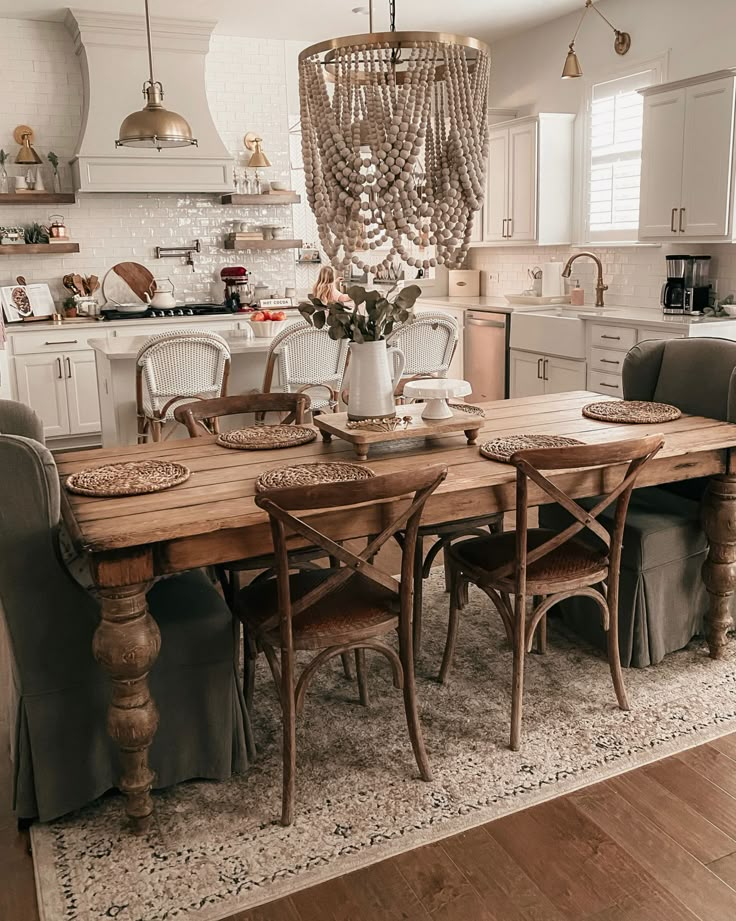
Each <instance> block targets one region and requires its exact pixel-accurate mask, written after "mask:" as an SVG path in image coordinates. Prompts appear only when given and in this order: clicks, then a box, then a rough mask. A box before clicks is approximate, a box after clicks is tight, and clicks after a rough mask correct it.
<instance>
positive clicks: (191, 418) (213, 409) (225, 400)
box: [174, 393, 309, 438]
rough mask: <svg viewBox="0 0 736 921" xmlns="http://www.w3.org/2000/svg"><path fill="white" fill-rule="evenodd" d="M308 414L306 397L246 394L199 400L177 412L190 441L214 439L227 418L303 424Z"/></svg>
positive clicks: (178, 409)
mask: <svg viewBox="0 0 736 921" xmlns="http://www.w3.org/2000/svg"><path fill="white" fill-rule="evenodd" d="M308 411H309V397H308V396H307V395H306V393H243V394H236V395H233V396H229V397H218V398H217V399H214V400H197V401H196V402H193V403H185V404H183V405H181V406H177V407H176V409H175V410H174V418H175V419H176V421H177V422H180V423H181V424H182V425H185V426H186V427H187V431H188V432H189V435H190V437H191V438H199V437H200V436H202V435H213V434H215V432H216V429H217V428H218V426H217V420H218V419H222V418H223V417H225V416H238V415H246V414H248V413H256V414H259V413H271V412H273V413H286V415H285V416H284V418H283V419H282V420H281V422H280V424H281V425H290V424H291V423H292V422H293V423H295V424H296V425H302V424H303V423H304V417H305V415H306V414H307V412H308Z"/></svg>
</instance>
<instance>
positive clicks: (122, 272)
mask: <svg viewBox="0 0 736 921" xmlns="http://www.w3.org/2000/svg"><path fill="white" fill-rule="evenodd" d="M112 271H113V272H114V273H115V274H116V275H117V276H119V277H120V278H122V279H123V281H124V282H125V284H126V285H127V286H128V287H129V288H130V290H131V291H132V292H133V293H134V294H135V295H136V297H138V298H139V299H140V300H142V301H145V299H146V298H145V295H146V294H148V295H150V294H152V292H153V275H152V274H151V272H150V271H149V270H148V269H147V268H146V267H145V266H144V265H141V264H140V263H139V262H118V264H117V265H114V266H113V267H112Z"/></svg>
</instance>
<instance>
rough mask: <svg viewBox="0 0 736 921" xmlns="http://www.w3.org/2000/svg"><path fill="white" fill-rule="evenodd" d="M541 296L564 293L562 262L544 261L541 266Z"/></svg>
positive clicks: (555, 295)
mask: <svg viewBox="0 0 736 921" xmlns="http://www.w3.org/2000/svg"><path fill="white" fill-rule="evenodd" d="M541 293H542V297H559V296H560V295H561V294H564V293H565V289H564V283H563V280H562V263H561V262H545V264H544V265H543V266H542V292H541Z"/></svg>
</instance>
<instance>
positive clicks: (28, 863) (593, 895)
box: [0, 726, 736, 921]
mask: <svg viewBox="0 0 736 921" xmlns="http://www.w3.org/2000/svg"><path fill="white" fill-rule="evenodd" d="M0 750H1V751H2V752H3V755H2V757H0V919H2V921H38V912H37V907H36V895H35V887H34V882H33V864H32V860H31V856H30V854H29V851H28V835H27V833H19V832H18V831H17V830H16V826H15V821H14V819H13V816H12V813H11V810H10V781H11V778H10V766H9V763H8V760H7V757H6V755H5V752H6V751H7V727H5V726H0ZM734 919H736V733H734V734H733V735H730V736H725V737H724V738H722V739H718V740H716V741H715V742H712V743H710V744H707V745H701V746H699V747H698V748H695V749H692V750H690V751H687V752H683V753H682V754H680V755H675V756H673V757H671V758H667V759H665V760H663V761H658V762H656V763H655V764H652V765H649V766H647V767H644V768H639V769H638V770H635V771H631V772H629V773H628V774H622V775H619V776H618V777H614V778H612V779H611V780H607V781H604V782H603V783H600V784H596V785H595V786H592V787H586V788H585V789H583V790H580V791H578V792H577V793H573V794H570V795H568V796H563V797H560V798H558V799H555V800H550V801H549V802H546V803H542V804H541V805H539V806H533V807H531V808H530V809H526V810H524V811H523V812H517V813H514V814H513V815H510V816H507V817H506V818H503V819H499V820H497V821H495V822H490V823H488V824H487V825H482V826H479V827H478V828H475V829H472V830H470V831H467V832H464V833H462V834H460V835H455V836H453V837H451V838H447V839H445V840H444V841H440V842H438V843H435V844H430V845H426V846H424V847H420V848H416V849H415V850H413V851H408V852H407V853H405V854H400V855H398V856H397V857H392V858H390V859H388V860H384V861H382V862H381V863H377V864H374V865H373V866H371V867H367V868H365V869H363V870H358V871H356V872H354V873H350V874H348V875H346V876H342V877H339V878H337V879H334V880H331V881H330V882H327V883H323V884H321V885H319V886H314V887H312V888H311V889H305V890H302V891H301V892H298V893H296V894H295V895H292V896H290V897H288V898H285V899H281V900H279V901H276V902H271V903H269V904H267V905H264V906H261V907H260V908H256V909H253V910H251V911H246V912H240V913H238V914H236V915H233V916H232V917H231V918H230V919H228V921H734ZM49 921H55V919H49Z"/></svg>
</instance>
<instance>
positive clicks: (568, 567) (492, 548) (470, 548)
mask: <svg viewBox="0 0 736 921" xmlns="http://www.w3.org/2000/svg"><path fill="white" fill-rule="evenodd" d="M528 535H529V536H528V541H527V547H528V549H529V550H532V549H534V548H535V547H538V546H539V545H540V544H543V543H544V542H545V541H548V540H550V538H552V537H554V535H555V532H554V531H548V530H545V529H542V528H535V529H530V530H529V532H528ZM450 553H451V554H452V556H453V557H454V558H455V559H456V560H457V561H458V562H459V563H460V565H461V566H462V564H463V563H467V564H469V565H470V566H473V567H474V568H476V569H482V570H486V571H487V572H493V571H494V570H496V569H500V568H501V567H502V566H505V565H506V564H508V563H511V562H513V561H514V559H515V557H516V534H515V533H514V532H513V531H507V532H506V533H504V534H493V535H489V536H488V537H476V538H474V539H472V540H467V541H463V542H462V543H459V544H454V545H453V546H452V547H451V548H450ZM607 562H608V557H607V555H606V553H605V551H603V550H601V551H598V550H596V549H594V548H591V547H588V546H586V544H584V543H583V542H582V541H580V540H575V539H574V538H573V539H572V540H569V541H567V542H566V543H564V544H563V545H562V546H561V547H558V548H557V549H556V550H552V551H551V552H550V553H548V554H547V555H546V556H543V557H542V558H541V559H540V560H537V561H536V562H533V563H530V564H529V565H528V567H527V571H526V572H527V586H528V587H529V590H530V592H533V589H534V587H535V584H536V583H540V584H544V585H545V586H548V588H547V590H546V592H545V594H549V593H550V592H549V587H552V586H553V587H554V590H555V591H561V590H562V587H563V586H564V584H565V583H567V582H574V581H576V580H578V579H580V578H582V577H585V578H588V577H594V576H595V575H596V574H598V573H600V576H601V579H604V578H605V576H606V571H607V570H606V566H607ZM497 584H498V586H499V587H501V588H503V589H504V590H505V591H509V590H513V584H514V576H513V573H511V574H510V575H508V576H506V577H505V578H501V579H498V580H497Z"/></svg>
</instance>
